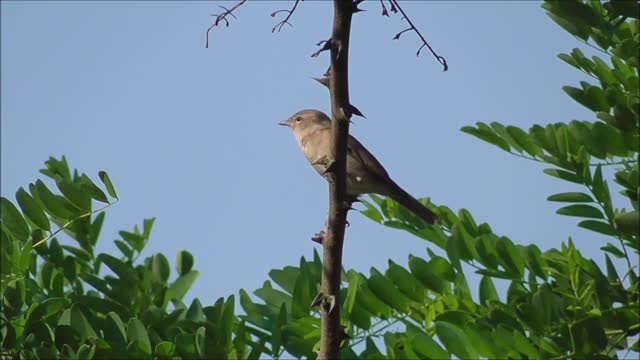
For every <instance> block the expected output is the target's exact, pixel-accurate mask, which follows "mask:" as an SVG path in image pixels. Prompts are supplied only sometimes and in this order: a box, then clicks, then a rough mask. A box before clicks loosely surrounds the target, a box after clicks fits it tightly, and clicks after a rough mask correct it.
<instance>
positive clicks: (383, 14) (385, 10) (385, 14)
mask: <svg viewBox="0 0 640 360" xmlns="http://www.w3.org/2000/svg"><path fill="white" fill-rule="evenodd" d="M380 5H381V6H382V16H386V17H389V12H388V11H387V7H386V6H384V0H380Z"/></svg>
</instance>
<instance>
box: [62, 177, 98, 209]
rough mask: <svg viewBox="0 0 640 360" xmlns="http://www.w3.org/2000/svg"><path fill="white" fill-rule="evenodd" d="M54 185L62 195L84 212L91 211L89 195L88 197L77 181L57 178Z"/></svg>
mask: <svg viewBox="0 0 640 360" xmlns="http://www.w3.org/2000/svg"><path fill="white" fill-rule="evenodd" d="M56 185H57V186H58V189H59V190H60V192H61V193H62V195H64V197H66V198H67V199H69V201H71V203H73V205H75V206H77V207H78V208H79V209H82V210H84V211H85V212H86V211H91V197H89V195H88V194H86V193H85V192H84V191H83V190H82V189H81V188H80V185H79V184H78V183H72V182H67V181H65V180H62V179H60V178H58V179H57V180H56Z"/></svg>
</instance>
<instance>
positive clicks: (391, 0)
mask: <svg viewBox="0 0 640 360" xmlns="http://www.w3.org/2000/svg"><path fill="white" fill-rule="evenodd" d="M389 4H391V12H392V13H394V14H396V13H397V12H398V9H396V7H395V5H393V0H389Z"/></svg>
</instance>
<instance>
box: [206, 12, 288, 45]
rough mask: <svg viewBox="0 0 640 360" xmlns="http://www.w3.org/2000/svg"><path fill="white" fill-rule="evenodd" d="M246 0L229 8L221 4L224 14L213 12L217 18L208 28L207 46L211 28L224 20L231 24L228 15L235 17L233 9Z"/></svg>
mask: <svg viewBox="0 0 640 360" xmlns="http://www.w3.org/2000/svg"><path fill="white" fill-rule="evenodd" d="M245 2H247V0H240V2H239V3H237V4H235V5H234V6H233V7H232V8H231V9H227V8H226V7H224V6H220V8H222V9H223V10H224V12H223V13H222V14H213V15H211V16H215V17H216V20H215V21H214V22H213V24H211V26H209V28H208V29H207V41H206V43H205V47H206V48H209V31H211V29H213V28H214V27H216V26H218V25H220V23H221V22H223V21H224V25H225V26H229V20H227V16H229V15H231V17H233V18H235V17H236V16H235V15H233V11H234V10H235V9H237V8H239V7H240V5H242V4H244V3H245ZM296 2H297V1H296Z"/></svg>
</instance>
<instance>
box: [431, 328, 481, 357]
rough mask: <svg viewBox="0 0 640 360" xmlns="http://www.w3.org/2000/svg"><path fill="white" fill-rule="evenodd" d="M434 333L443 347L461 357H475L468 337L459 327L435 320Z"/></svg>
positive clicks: (476, 355)
mask: <svg viewBox="0 0 640 360" xmlns="http://www.w3.org/2000/svg"><path fill="white" fill-rule="evenodd" d="M436 334H437V335H438V339H440V341H441V342H442V344H443V345H444V346H445V348H446V349H447V350H448V351H449V352H451V353H452V354H454V355H455V356H458V357H459V358H461V359H475V358H477V357H478V354H477V353H476V352H475V350H474V349H473V347H472V346H471V344H470V343H469V338H468V337H467V336H466V335H465V333H464V331H463V330H462V329H460V328H459V327H457V326H455V325H453V324H450V323H448V322H444V321H438V322H436Z"/></svg>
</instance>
